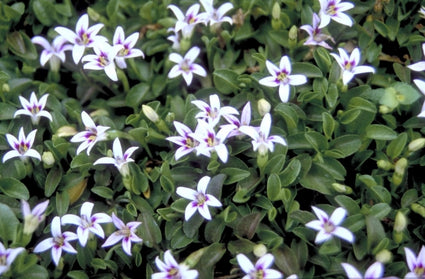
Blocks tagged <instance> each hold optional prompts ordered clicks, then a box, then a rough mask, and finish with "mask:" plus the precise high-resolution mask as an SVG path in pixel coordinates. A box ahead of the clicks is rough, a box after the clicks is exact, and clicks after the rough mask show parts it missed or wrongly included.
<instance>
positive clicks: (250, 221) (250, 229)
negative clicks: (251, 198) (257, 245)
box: [234, 212, 262, 239]
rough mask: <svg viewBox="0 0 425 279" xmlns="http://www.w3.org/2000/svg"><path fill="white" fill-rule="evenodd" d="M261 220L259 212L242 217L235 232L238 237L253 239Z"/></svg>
mask: <svg viewBox="0 0 425 279" xmlns="http://www.w3.org/2000/svg"><path fill="white" fill-rule="evenodd" d="M261 219H262V217H261V213H259V212H254V213H250V214H248V215H245V216H242V217H240V218H239V220H238V223H237V224H236V227H235V230H234V232H235V234H236V235H238V236H246V237H247V238H248V239H251V238H253V237H254V234H255V232H256V231H257V228H258V226H259V224H260V221H261Z"/></svg>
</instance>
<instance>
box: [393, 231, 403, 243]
mask: <svg viewBox="0 0 425 279" xmlns="http://www.w3.org/2000/svg"><path fill="white" fill-rule="evenodd" d="M393 240H394V242H395V243H397V244H400V243H401V242H403V233H402V232H396V231H393Z"/></svg>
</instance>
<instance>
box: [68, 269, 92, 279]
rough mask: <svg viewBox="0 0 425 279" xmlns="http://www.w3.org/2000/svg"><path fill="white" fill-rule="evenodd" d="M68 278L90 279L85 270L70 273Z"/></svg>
mask: <svg viewBox="0 0 425 279" xmlns="http://www.w3.org/2000/svg"><path fill="white" fill-rule="evenodd" d="M67 276H68V277H70V278H72V279H89V277H88V276H87V274H86V273H85V272H84V271H83V270H73V271H70V272H68V274H67Z"/></svg>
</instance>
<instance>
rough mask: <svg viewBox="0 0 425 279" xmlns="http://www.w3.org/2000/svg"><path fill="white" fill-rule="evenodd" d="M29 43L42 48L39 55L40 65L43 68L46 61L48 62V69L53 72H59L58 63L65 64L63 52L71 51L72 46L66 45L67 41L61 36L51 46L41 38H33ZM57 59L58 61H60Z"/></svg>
mask: <svg viewBox="0 0 425 279" xmlns="http://www.w3.org/2000/svg"><path fill="white" fill-rule="evenodd" d="M31 42H33V43H34V44H38V45H40V46H42V47H43V48H44V49H43V51H42V52H41V55H40V64H41V66H44V65H45V64H46V63H47V61H50V67H51V69H52V70H53V71H58V70H59V65H60V61H62V62H65V59H66V56H65V51H67V50H72V46H71V45H68V44H66V43H67V42H68V40H67V39H65V38H64V37H62V36H57V37H56V38H55V39H54V40H53V42H52V44H51V45H50V43H49V42H48V41H47V40H46V39H45V38H43V37H41V36H35V37H33V38H32V39H31ZM58 59H60V61H59V60H58Z"/></svg>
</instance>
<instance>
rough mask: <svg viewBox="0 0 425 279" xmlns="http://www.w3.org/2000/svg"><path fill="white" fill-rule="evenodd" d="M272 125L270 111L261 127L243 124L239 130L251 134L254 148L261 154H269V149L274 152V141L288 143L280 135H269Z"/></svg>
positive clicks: (262, 121)
mask: <svg viewBox="0 0 425 279" xmlns="http://www.w3.org/2000/svg"><path fill="white" fill-rule="evenodd" d="M271 125H272V119H271V116H270V113H266V114H265V115H264V116H263V119H262V120H261V124H260V129H256V128H254V127H252V126H242V127H240V128H239V131H241V132H242V133H244V134H246V135H248V136H250V137H251V138H252V139H253V141H252V148H253V150H254V151H257V150H258V152H259V153H260V154H261V155H265V154H267V152H268V150H270V152H273V150H274V143H279V144H282V145H287V143H286V141H285V140H284V139H283V138H282V137H280V136H269V134H270V129H271Z"/></svg>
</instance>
